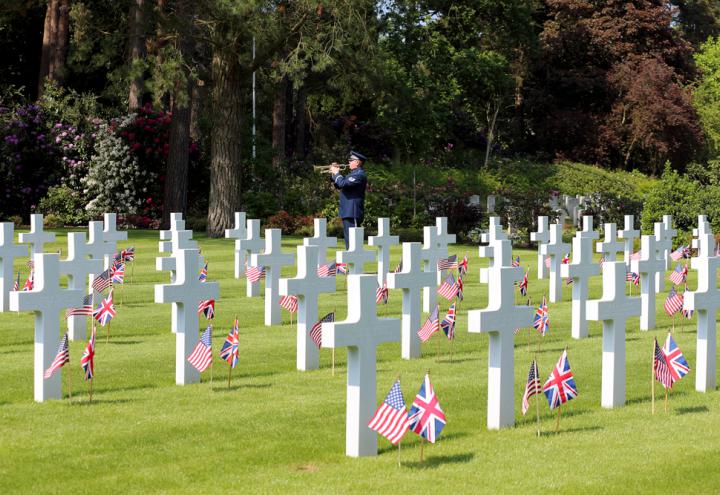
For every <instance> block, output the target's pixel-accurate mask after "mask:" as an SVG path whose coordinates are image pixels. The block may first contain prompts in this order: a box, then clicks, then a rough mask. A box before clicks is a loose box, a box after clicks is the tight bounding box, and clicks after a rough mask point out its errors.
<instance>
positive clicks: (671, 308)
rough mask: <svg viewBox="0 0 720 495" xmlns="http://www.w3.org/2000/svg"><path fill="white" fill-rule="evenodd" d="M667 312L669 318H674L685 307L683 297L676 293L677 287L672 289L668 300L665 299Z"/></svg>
mask: <svg viewBox="0 0 720 495" xmlns="http://www.w3.org/2000/svg"><path fill="white" fill-rule="evenodd" d="M664 307H665V312H666V313H667V315H668V316H672V315H674V314H675V313H677V312H678V311H680V310H681V309H682V307H683V297H682V296H681V295H680V294H678V293H677V292H676V291H675V287H673V288H671V289H670V293H668V296H667V298H665V304H664Z"/></svg>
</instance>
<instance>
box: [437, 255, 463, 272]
mask: <svg viewBox="0 0 720 495" xmlns="http://www.w3.org/2000/svg"><path fill="white" fill-rule="evenodd" d="M457 268H458V261H457V255H456V254H453V255H452V256H450V257H449V258H444V259H441V260H438V262H437V269H438V271H440V270H457Z"/></svg>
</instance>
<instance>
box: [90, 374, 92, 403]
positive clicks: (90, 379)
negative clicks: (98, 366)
mask: <svg viewBox="0 0 720 495" xmlns="http://www.w3.org/2000/svg"><path fill="white" fill-rule="evenodd" d="M92 393H93V379H92V378H90V402H92Z"/></svg>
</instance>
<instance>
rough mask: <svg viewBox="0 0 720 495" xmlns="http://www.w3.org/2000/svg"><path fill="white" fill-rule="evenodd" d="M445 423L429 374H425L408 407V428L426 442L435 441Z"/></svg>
mask: <svg viewBox="0 0 720 495" xmlns="http://www.w3.org/2000/svg"><path fill="white" fill-rule="evenodd" d="M445 424H446V419H445V413H444V412H443V410H442V409H441V408H440V403H439V402H438V399H437V397H436V396H435V391H434V390H433V386H432V384H431V383H430V375H425V381H424V382H423V384H422V385H421V386H420V391H419V392H418V394H417V395H416V396H415V400H414V401H413V403H412V407H411V408H410V429H411V430H412V431H413V432H414V433H417V434H418V435H420V436H421V437H423V438H424V439H425V440H427V441H428V442H430V443H435V440H436V439H437V437H438V435H440V432H441V431H442V430H443V428H445Z"/></svg>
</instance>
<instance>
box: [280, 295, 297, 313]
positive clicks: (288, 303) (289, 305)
mask: <svg viewBox="0 0 720 495" xmlns="http://www.w3.org/2000/svg"><path fill="white" fill-rule="evenodd" d="M280 306H281V307H283V308H285V309H287V310H288V311H290V312H291V313H295V312H297V310H298V298H297V296H280Z"/></svg>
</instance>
